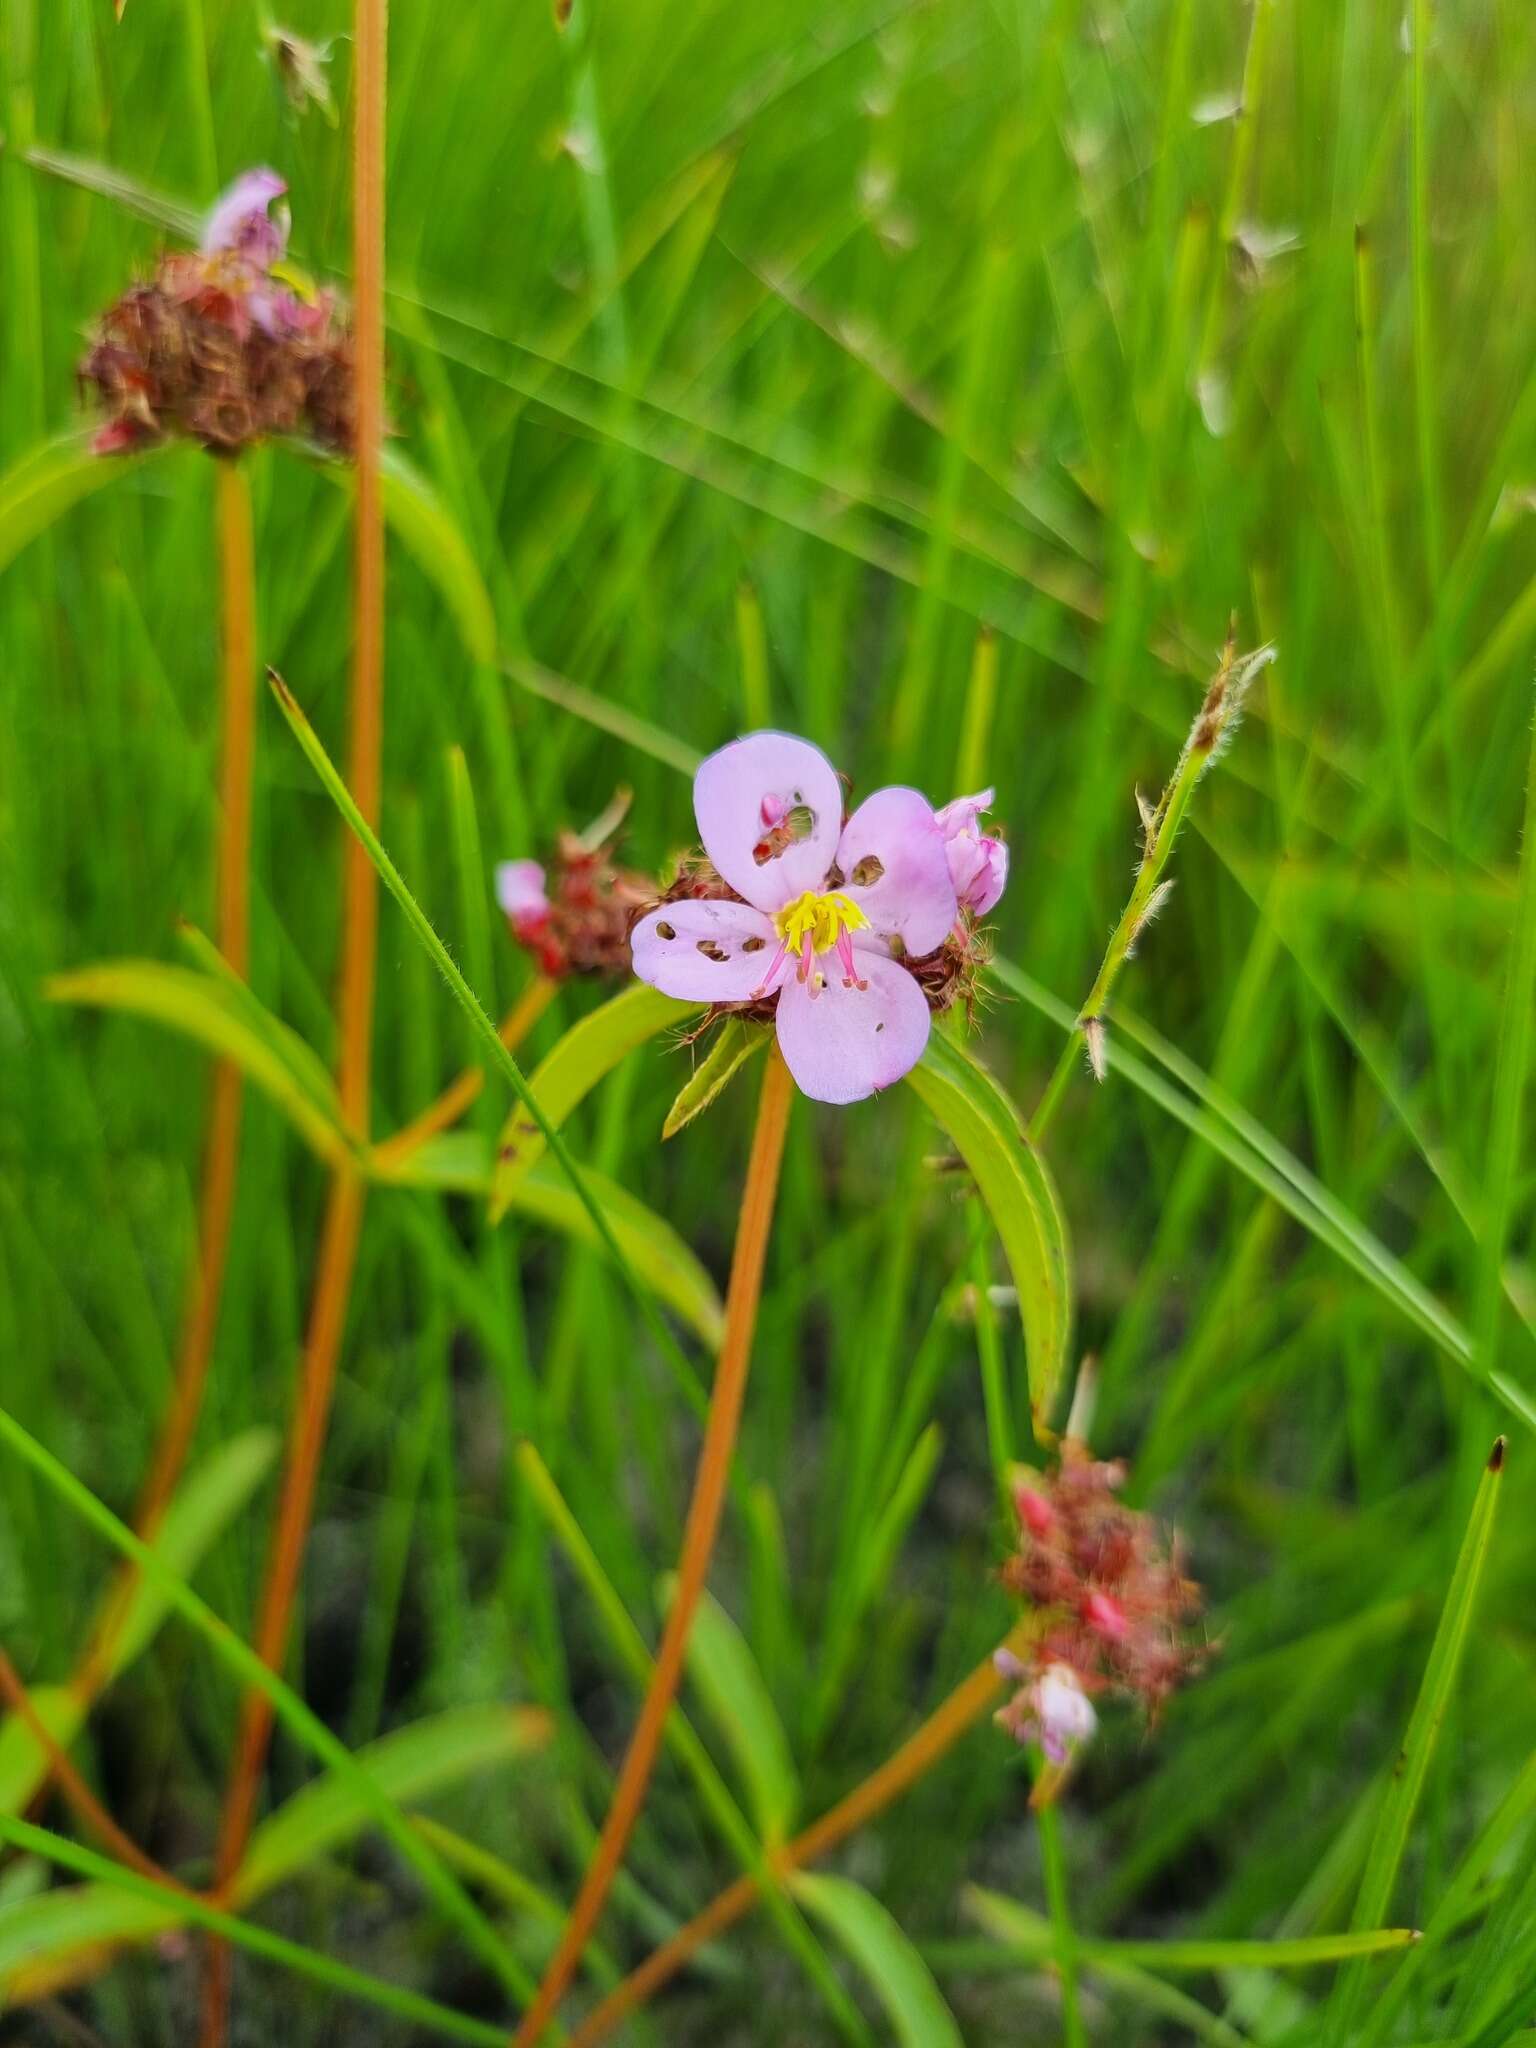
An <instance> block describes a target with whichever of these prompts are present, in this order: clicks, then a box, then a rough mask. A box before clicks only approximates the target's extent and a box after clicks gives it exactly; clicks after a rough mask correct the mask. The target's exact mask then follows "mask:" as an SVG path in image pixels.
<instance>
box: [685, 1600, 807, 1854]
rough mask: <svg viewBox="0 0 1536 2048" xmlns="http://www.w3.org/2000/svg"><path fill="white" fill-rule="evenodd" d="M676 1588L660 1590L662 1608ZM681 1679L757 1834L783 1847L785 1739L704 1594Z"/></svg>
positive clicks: (734, 1639) (790, 1812)
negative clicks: (733, 1773)
mask: <svg viewBox="0 0 1536 2048" xmlns="http://www.w3.org/2000/svg"><path fill="white" fill-rule="evenodd" d="M675 1586H676V1581H675V1579H674V1578H673V1576H672V1575H671V1574H670V1573H669V1574H668V1575H667V1578H666V1579H665V1580H664V1581H663V1584H662V1593H661V1599H662V1608H663V1611H666V1610H669V1609H670V1608H671V1605H672V1599H673V1594H674V1591H675ZM688 1676H689V1679H690V1680H691V1681H692V1683H693V1685H694V1688H695V1689H696V1691H697V1692H698V1695H699V1698H700V1699H701V1700H702V1701H703V1702H704V1705H705V1708H706V1709H707V1711H708V1713H709V1717H710V1719H711V1720H712V1721H713V1722H714V1724H715V1726H716V1728H717V1729H718V1730H719V1732H720V1734H721V1736H722V1737H723V1738H724V1740H725V1742H726V1744H727V1745H728V1747H729V1749H730V1751H731V1754H732V1755H733V1756H734V1757H735V1759H736V1765H737V1769H738V1772H739V1774H740V1777H741V1781H742V1783H743V1784H744V1785H745V1786H746V1789H747V1803H748V1805H749V1806H750V1808H751V1811H752V1817H753V1819H754V1821H755V1822H756V1824H757V1831H758V1833H759V1834H760V1835H761V1836H762V1838H763V1840H764V1841H765V1842H766V1843H767V1844H768V1846H769V1847H770V1848H772V1847H775V1846H776V1845H777V1844H779V1843H781V1842H783V1841H786V1840H787V1839H788V1837H789V1835H790V1833H791V1831H792V1829H793V1826H794V1821H795V1816H796V1814H797V1812H798V1811H799V1806H800V1779H799V1774H798V1772H797V1771H796V1770H795V1764H794V1758H793V1757H792V1756H791V1754H790V1748H789V1737H788V1736H787V1735H786V1734H785V1732H784V1724H783V1722H782V1721H781V1720H780V1719H779V1713H778V1709H777V1707H775V1706H774V1704H773V1700H772V1698H771V1697H770V1695H769V1692H768V1687H767V1685H766V1684H765V1682H764V1679H763V1674H762V1672H761V1671H760V1670H759V1669H758V1665H757V1659H756V1658H755V1657H754V1656H753V1654H752V1651H751V1648H750V1646H749V1644H748V1642H747V1639H746V1637H745V1636H744V1635H743V1634H742V1632H741V1630H740V1629H739V1628H738V1627H737V1626H736V1624H735V1622H734V1621H732V1619H731V1617H730V1616H729V1615H728V1614H727V1613H726V1611H725V1609H724V1608H723V1607H722V1606H721V1605H720V1603H719V1601H718V1600H716V1599H715V1597H714V1595H713V1594H712V1593H709V1592H706V1593H705V1594H704V1596H703V1598H702V1599H701V1600H700V1602H699V1611H698V1614H697V1616H696V1617H695V1620H694V1624H693V1633H692V1634H691V1635H690V1636H689V1638H688Z"/></svg>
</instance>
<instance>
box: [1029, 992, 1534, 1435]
mask: <svg viewBox="0 0 1536 2048" xmlns="http://www.w3.org/2000/svg"><path fill="white" fill-rule="evenodd" d="M992 971H993V973H994V974H995V975H996V976H997V978H998V980H999V981H1001V982H1002V983H1003V985H1004V987H1006V988H1009V989H1011V990H1012V991H1013V993H1014V994H1015V995H1019V996H1022V997H1023V998H1024V1000H1025V1002H1027V1003H1031V1004H1033V1006H1034V1007H1035V1008H1036V1009H1037V1010H1039V1011H1040V1013H1041V1015H1042V1016H1045V1017H1049V1018H1050V1019H1051V1020H1052V1021H1053V1022H1054V1023H1055V1024H1057V1025H1058V1026H1060V1027H1061V1029H1063V1030H1066V1031H1070V1030H1071V1029H1073V1028H1074V1027H1073V1012H1072V1011H1071V1010H1069V1009H1068V1008H1067V1006H1066V1004H1065V1003H1062V1002H1060V1001H1058V1000H1057V998H1056V997H1055V996H1053V995H1052V994H1051V993H1050V992H1049V991H1048V990H1047V989H1044V988H1042V987H1041V986H1040V984H1039V982H1037V981H1035V980H1034V979H1033V977H1032V976H1030V975H1028V974H1025V973H1024V971H1023V970H1022V969H1021V968H1018V967H1015V966H1013V965H1012V963H1011V962H1009V961H1007V960H1001V959H994V960H993V962H992ZM1119 1025H1120V1031H1121V1032H1122V1033H1125V1034H1127V1035H1130V1034H1132V1033H1134V1035H1135V1036H1136V1037H1137V1038H1138V1039H1139V1040H1140V1042H1141V1043H1142V1044H1143V1045H1145V1046H1146V1049H1147V1050H1148V1051H1149V1052H1150V1053H1152V1055H1153V1057H1154V1058H1155V1059H1157V1060H1158V1061H1159V1063H1160V1064H1161V1065H1163V1066H1165V1067H1166V1068H1167V1069H1168V1071H1169V1072H1170V1073H1172V1074H1174V1075H1175V1076H1176V1078H1177V1079H1178V1080H1179V1081H1180V1082H1181V1083H1182V1084H1183V1087H1187V1088H1188V1089H1189V1090H1190V1092H1191V1094H1194V1095H1196V1096H1198V1097H1199V1098H1200V1099H1199V1100H1198V1101H1194V1102H1192V1101H1190V1099H1189V1097H1188V1096H1187V1095H1185V1094H1184V1093H1183V1088H1175V1087H1173V1086H1172V1085H1171V1084H1170V1083H1169V1082H1168V1081H1167V1080H1165V1079H1164V1077H1163V1076H1162V1075H1161V1074H1159V1073H1157V1072H1156V1071H1155V1070H1154V1069H1153V1068H1152V1067H1150V1066H1149V1065H1148V1064H1147V1062H1146V1061H1145V1060H1142V1059H1139V1058H1138V1057H1137V1055H1136V1054H1135V1053H1134V1052H1132V1051H1130V1050H1129V1049H1128V1048H1127V1047H1126V1046H1125V1045H1124V1044H1123V1043H1122V1042H1121V1039H1120V1037H1119V1036H1118V1035H1117V1034H1116V1033H1114V1032H1111V1033H1110V1034H1109V1036H1108V1037H1107V1039H1106V1040H1105V1048H1104V1050H1105V1058H1106V1060H1107V1062H1108V1065H1109V1071H1110V1072H1111V1073H1113V1074H1119V1075H1120V1076H1122V1078H1123V1079H1125V1080H1127V1081H1129V1082H1130V1083H1131V1085H1132V1086H1133V1087H1134V1088H1138V1089H1139V1090H1140V1091H1141V1093H1142V1094H1143V1095H1145V1096H1146V1097H1147V1098H1148V1100H1149V1101H1151V1102H1155V1103H1156V1104H1157V1105H1158V1107H1159V1108H1160V1109H1163V1110H1165V1111H1166V1112H1167V1113H1168V1114H1169V1115H1170V1116H1171V1117H1173V1118H1174V1119H1175V1120H1176V1121H1177V1122H1179V1123H1181V1124H1183V1126H1184V1128H1185V1129H1186V1130H1188V1131H1192V1132H1194V1134H1195V1135H1196V1137H1198V1138H1200V1139H1201V1140H1202V1141H1203V1142H1204V1143H1205V1144H1207V1145H1209V1146H1210V1147H1211V1149H1212V1151H1214V1152H1219V1153H1220V1155H1221V1156H1222V1158H1223V1159H1225V1160H1227V1161H1229V1162H1230V1164H1231V1165H1233V1166H1235V1167H1236V1168H1237V1170H1238V1172H1239V1173H1241V1174H1244V1175H1246V1177H1247V1178H1248V1179H1249V1180H1250V1181H1252V1183H1253V1185H1254V1186H1255V1187H1257V1188H1261V1189H1262V1190H1263V1191H1264V1193H1265V1194H1267V1195H1269V1196H1270V1197H1271V1198H1272V1199H1273V1200H1274V1201H1276V1202H1278V1203H1279V1205H1280V1207H1281V1208H1282V1209H1284V1210H1285V1212H1286V1214H1287V1215H1289V1216H1293V1217H1294V1218H1295V1219H1296V1221H1297V1222H1298V1223H1300V1224H1301V1226H1302V1227H1303V1229H1305V1230H1308V1231H1310V1232H1311V1233H1312V1235H1313V1236H1314V1237H1315V1238H1316V1239H1317V1241H1318V1242H1319V1244H1324V1245H1326V1246H1327V1247H1328V1249H1329V1250H1330V1251H1331V1252H1333V1253H1334V1254H1335V1256H1336V1257H1338V1258H1340V1259H1342V1260H1343V1261H1344V1263H1345V1264H1346V1265H1347V1266H1349V1267H1350V1268H1351V1270H1352V1271H1354V1272H1355V1273H1358V1274H1359V1276H1360V1277H1361V1279H1363V1280H1364V1281H1366V1282H1367V1283H1368V1284H1369V1285H1370V1286H1371V1287H1374V1288H1375V1289H1376V1291H1377V1292H1378V1293H1379V1294H1380V1295H1381V1296H1382V1298H1383V1299H1384V1300H1386V1301H1389V1302H1391V1303H1392V1305H1393V1306H1394V1307H1395V1308H1396V1309H1397V1310H1398V1311H1399V1313H1400V1314H1402V1315H1404V1316H1406V1317H1407V1318H1408V1320H1409V1321H1410V1322H1412V1323H1414V1324H1416V1325H1417V1327H1418V1328H1419V1329H1420V1330H1421V1331H1422V1332H1423V1333H1424V1335H1425V1336H1426V1337H1428V1338H1429V1340H1430V1341H1431V1343H1433V1344H1435V1345H1437V1346H1438V1347H1439V1349H1440V1350H1441V1351H1443V1352H1444V1353H1445V1355H1446V1357H1448V1358H1453V1359H1455V1361H1456V1362H1457V1364H1458V1365H1461V1366H1465V1367H1467V1368H1468V1369H1469V1370H1472V1369H1475V1367H1476V1365H1477V1352H1476V1348H1475V1346H1474V1345H1473V1341H1472V1338H1471V1335H1470V1333H1469V1332H1468V1331H1467V1330H1465V1329H1464V1328H1463V1327H1462V1325H1461V1324H1460V1323H1458V1322H1457V1320H1456V1318H1455V1317H1454V1316H1453V1315H1451V1313H1450V1312H1449V1310H1448V1309H1446V1308H1445V1306H1444V1305H1443V1304H1442V1303H1441V1302H1440V1301H1438V1300H1437V1299H1436V1298H1435V1296H1434V1295H1432V1294H1431V1293H1430V1291H1429V1290H1428V1288H1426V1287H1424V1286H1423V1285H1422V1284H1421V1283H1420V1282H1419V1281H1418V1280H1417V1279H1415V1277H1414V1276H1413V1274H1412V1273H1410V1272H1409V1271H1408V1268H1407V1267H1406V1266H1405V1265H1404V1264H1403V1263H1402V1261H1401V1260H1400V1259H1398V1258H1396V1257H1394V1256H1393V1254H1392V1253H1391V1252H1390V1251H1388V1249H1387V1247H1386V1246H1385V1245H1384V1244H1383V1243H1382V1241H1381V1239H1380V1238H1379V1237H1377V1236H1375V1235H1374V1233H1373V1232H1371V1231H1369V1230H1367V1228H1366V1227H1365V1225H1364V1224H1363V1223H1361V1222H1360V1220H1359V1218H1358V1217H1356V1216H1354V1215H1352V1214H1351V1212H1350V1211H1349V1210H1348V1209H1347V1208H1346V1207H1345V1206H1344V1204H1343V1203H1342V1202H1340V1201H1339V1200H1338V1199H1337V1198H1336V1197H1335V1196H1334V1195H1332V1194H1331V1193H1330V1192H1329V1190H1328V1189H1327V1188H1325V1187H1324V1186H1323V1185H1322V1183H1321V1182H1320V1181H1318V1180H1317V1179H1316V1177H1315V1176H1314V1175H1312V1174H1310V1173H1309V1172H1308V1171H1307V1169H1306V1168H1305V1167H1304V1166H1303V1165H1302V1163H1301V1161H1300V1160H1299V1159H1297V1158H1296V1156H1295V1154H1294V1153H1292V1152H1289V1151H1288V1150H1287V1149H1286V1147H1285V1146H1284V1145H1282V1144H1281V1143H1280V1141H1279V1139H1278V1138H1275V1137H1273V1136H1271V1135H1270V1133H1269V1132H1268V1131H1266V1130H1265V1128H1264V1127H1263V1125H1262V1124H1260V1123H1259V1122H1258V1120H1257V1118H1255V1117H1252V1116H1250V1115H1249V1114H1248V1113H1247V1111H1245V1110H1244V1109H1242V1108H1241V1106H1240V1105H1239V1104H1237V1103H1235V1102H1233V1101H1232V1099H1231V1097H1229V1096H1228V1095H1226V1093H1225V1091H1223V1090H1222V1089H1219V1088H1218V1087H1217V1086H1216V1085H1215V1083H1214V1082H1212V1081H1211V1080H1210V1078H1209V1076H1207V1075H1205V1074H1203V1073H1202V1072H1201V1070H1200V1069H1199V1068H1198V1067H1196V1066H1195V1065H1194V1064H1193V1062H1192V1061H1189V1060H1187V1059H1185V1058H1184V1056H1183V1054H1181V1053H1178V1052H1176V1051H1175V1050H1174V1048H1173V1047H1171V1046H1169V1045H1167V1044H1166V1043H1164V1042H1163V1041H1162V1040H1161V1039H1159V1038H1157V1037H1156V1035H1155V1034H1154V1033H1152V1032H1151V1031H1149V1030H1148V1028H1147V1026H1146V1025H1145V1024H1142V1023H1140V1022H1139V1021H1137V1020H1135V1019H1132V1018H1130V1017H1127V1016H1124V1015H1122V1016H1121V1018H1120V1020H1119ZM1505 1291H1506V1293H1507V1292H1508V1291H1509V1288H1508V1284H1507V1283H1506V1290H1505ZM1486 1379H1487V1384H1488V1386H1489V1387H1490V1388H1491V1389H1492V1391H1493V1392H1494V1393H1495V1394H1496V1395H1497V1396H1498V1397H1499V1399H1500V1400H1501V1401H1502V1402H1503V1403H1504V1405H1505V1407H1506V1408H1508V1409H1509V1411H1510V1413H1511V1414H1513V1415H1516V1416H1518V1417H1519V1418H1520V1420H1521V1421H1522V1422H1523V1423H1524V1424H1525V1425H1526V1427H1527V1428H1528V1429H1533V1430H1536V1402H1533V1401H1532V1399H1531V1396H1530V1395H1529V1393H1527V1391H1526V1390H1525V1388H1523V1387H1522V1386H1521V1385H1520V1384H1519V1382H1518V1381H1516V1380H1514V1379H1512V1378H1511V1377H1510V1375H1509V1374H1508V1373H1504V1372H1489V1373H1487V1374H1486Z"/></svg>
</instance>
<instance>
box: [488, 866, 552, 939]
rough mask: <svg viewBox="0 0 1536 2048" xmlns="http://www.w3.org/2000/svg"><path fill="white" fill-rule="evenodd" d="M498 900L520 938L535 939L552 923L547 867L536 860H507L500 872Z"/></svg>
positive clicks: (497, 888)
mask: <svg viewBox="0 0 1536 2048" xmlns="http://www.w3.org/2000/svg"><path fill="white" fill-rule="evenodd" d="M496 901H497V902H498V903H499V904H500V905H501V907H502V909H503V910H504V911H505V912H506V914H507V919H508V922H509V923H510V924H511V926H512V929H513V931H514V932H515V933H516V935H517V937H518V938H519V939H522V940H525V941H526V940H527V939H528V938H530V937H532V935H533V934H534V933H535V932H537V931H538V929H539V927H540V926H541V925H543V924H546V923H547V922H548V920H549V898H548V896H547V895H546V894H545V892H544V870H543V868H541V867H540V866H539V863H538V862H537V861H536V860H504V861H503V862H502V863H501V865H500V867H498V868H497V870H496Z"/></svg>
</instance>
